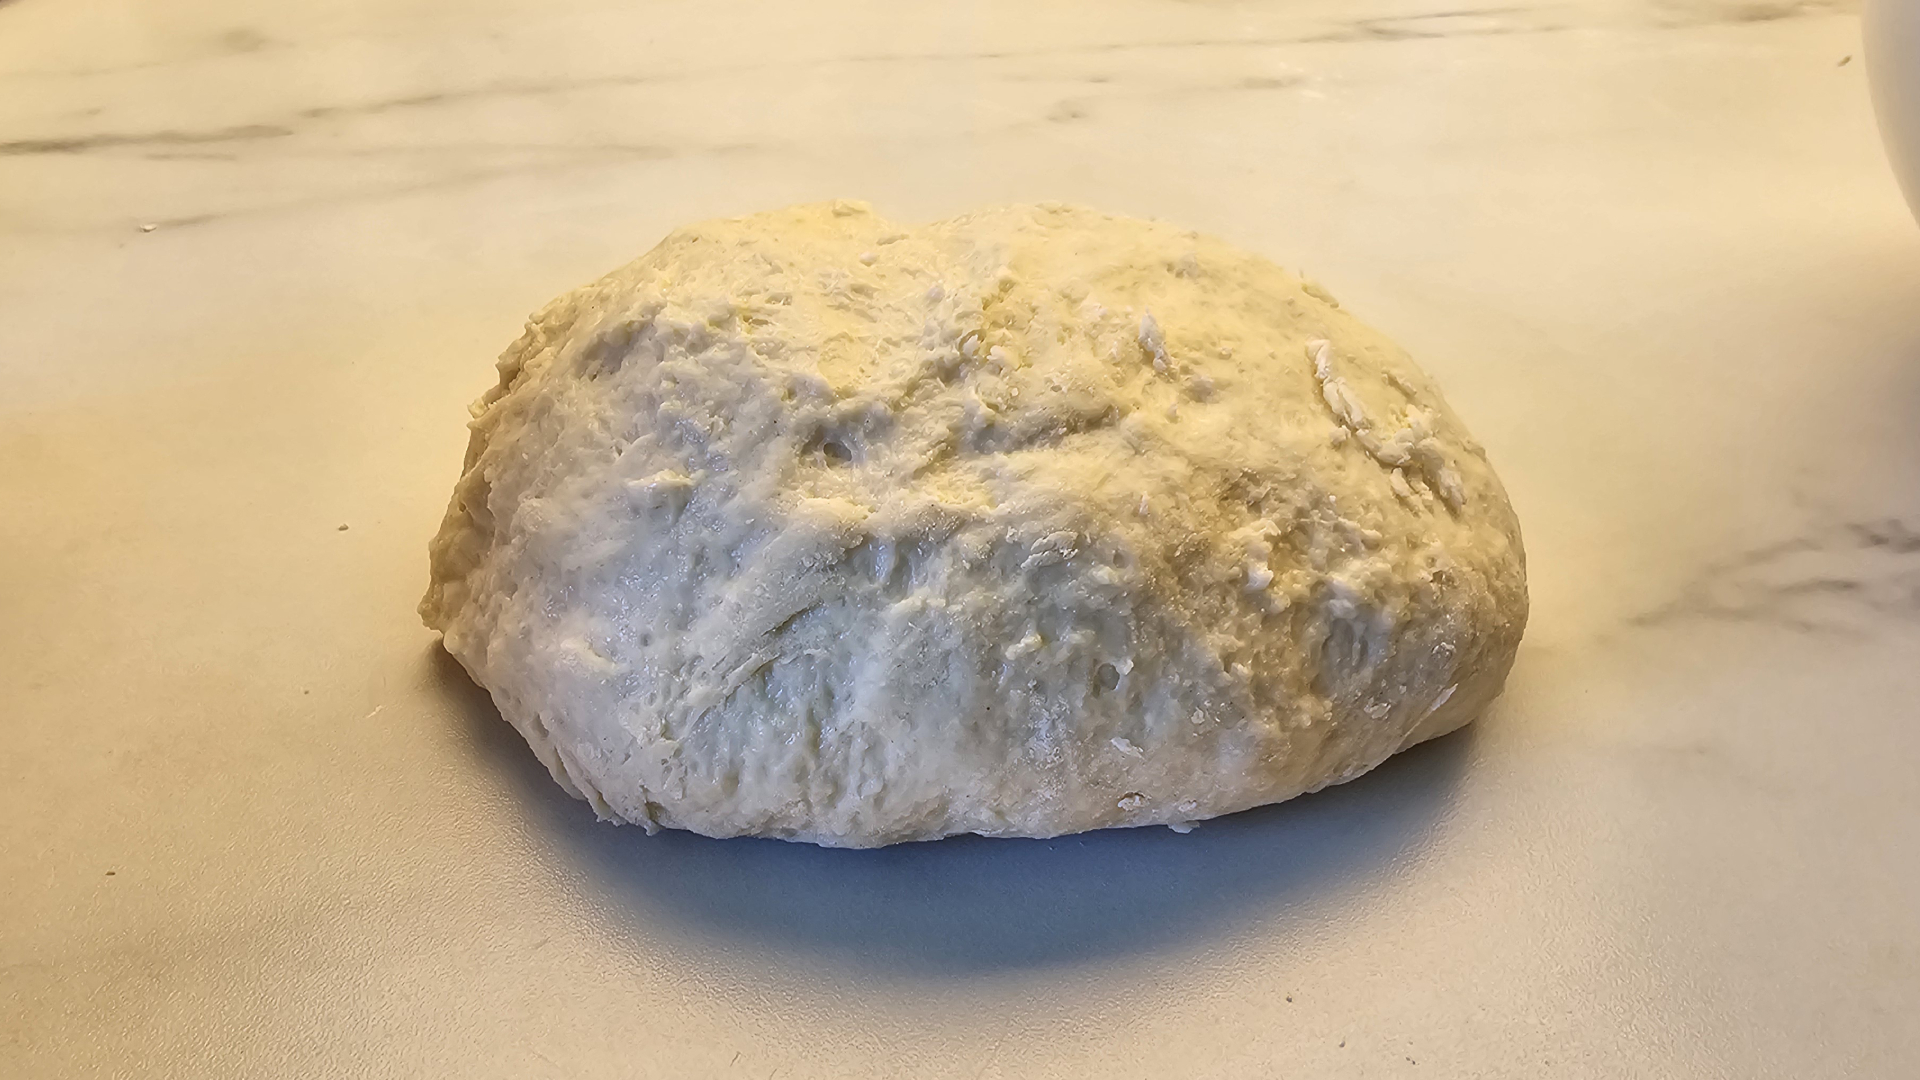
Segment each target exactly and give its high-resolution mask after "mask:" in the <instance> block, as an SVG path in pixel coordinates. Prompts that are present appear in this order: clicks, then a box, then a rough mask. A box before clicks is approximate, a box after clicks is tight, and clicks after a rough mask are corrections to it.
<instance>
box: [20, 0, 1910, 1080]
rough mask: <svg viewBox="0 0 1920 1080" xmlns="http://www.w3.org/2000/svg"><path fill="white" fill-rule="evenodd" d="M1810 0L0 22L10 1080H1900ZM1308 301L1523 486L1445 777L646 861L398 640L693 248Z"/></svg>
mask: <svg viewBox="0 0 1920 1080" xmlns="http://www.w3.org/2000/svg"><path fill="white" fill-rule="evenodd" d="M1861 69H1862V62H1861V60H1860V46H1859V41H1858V26H1857V18H1856V17H1855V12H1854V10H1853V8H1852V6H1851V5H1849V4H1845V3H1839V4H1827V3H1817V2H1795V0H1614V2H1593V3H1579V2H1571V0H1569V2H1540V0H1518V2H1517V3H1513V4H1510V5H1504V6H1491V7H1487V8H1484V9H1479V10H1461V8H1460V6H1458V5H1452V4H1449V3H1448V2H1447V0H1352V2H1344V3H1342V2H1335V0H1295V2H1288V3H1282V2H1271V3H1256V2H1246V3H1231V2H1185V3H1175V2H1170V0H1115V2H1112V3H1100V4H1094V3H1059V4H1039V3H1020V4H1016V3H997V2H985V0H982V2H978V3H970V4H932V5H918V6H915V5H902V4H893V3H880V2H872V3H857V2H850V0H831V2H807V3H771V2H748V3H738V2H737V3H691V2H688V3H657V4H655V3H645V4H643V3H628V4H619V3H608V2H589V0H546V2H534V0H462V2H454V0H394V2H382V3H373V2H356V0H325V2H319V0H316V2H310V3H305V4H301V5H257V4H246V3H241V2H239V0H176V2H173V3H168V4H152V3H141V2H137V0H124V2H119V3H114V2H108V0H68V2H60V0H4V2H0V776H4V783H3V786H0V821H4V831H0V1075H5V1076H8V1077H35V1078H37V1077H56V1076H58V1077H73V1076H114V1077H121V1076H127V1077H132V1076H142V1077H144V1076H181V1077H224V1076H233V1077H259V1076H367V1077H376V1076H377V1077H386V1076H423V1075H432V1076H458V1077H463V1078H476V1077H495V1076H498V1077H538V1076H566V1077H647V1078H651V1077H660V1078H669V1077H671V1078H682V1077H727V1078H730V1077H741V1078H753V1080H768V1078H778V1080H801V1078H806V1077H821V1078H826V1077H835V1078H838V1077H955V1078H969V1080H971V1078H978V1077H989V1078H990V1077H1059V1078H1081V1077H1103V1078H1104V1077H1154V1078H1162V1077H1276V1076H1343V1077H1538V1076H1553V1077H1595V1078H1601V1077H1605V1078H1619V1077H1632V1076H1647V1077H1673V1076H1687V1077H1716V1076H1727V1077H1760V1076H1766V1077H1792V1078H1796V1080H1802V1078H1814V1077H1841V1076H1849V1077H1881V1076H1885V1077H1894V1076H1910V1075H1914V1074H1915V1072H1916V1071H1917V1070H1920V1021H1916V1020H1915V1017H1916V1016H1920V229H1916V227H1915V225H1914V222H1913V220H1912V219H1911V218H1910V217H1909V216H1908V214H1907V211H1906V209H1905V208H1904V207H1903V205H1902V204H1901V202H1900V198H1899V195H1898V192H1897V190H1896V188H1895V184H1894V181H1893V179H1892V177H1891V175H1890V173H1889V171H1888V168H1887V165H1886V162H1885V159H1884V156H1883V154H1882V151H1881V149H1880V146H1879V143H1878V140H1877V138H1876V135H1875V132H1874V128H1873V120H1872V116H1871V114H1870V111H1869V108H1868V102H1867V94H1866V88H1865V85H1864V75H1863V72H1862V70H1861ZM837 197H856V198H864V199H867V200H870V201H871V202H873V203H874V204H875V205H876V207H878V208H879V209H880V210H881V211H882V212H884V213H887V214H889V215H890V216H894V217H898V218H901V219H907V220H921V219H928V218H933V217H939V216H944V215H947V214H951V213H955V212H958V211H961V210H964V209H966V208H968V207H971V206H975V205H979V204H983V203H989V202H999V201H1010V200H1043V199H1056V200H1062V201H1067V202H1075V203H1085V204H1089V205H1093V206H1097V207H1100V208H1103V209H1108V210H1112V211H1117V212H1122V213H1129V214H1135V215H1141V216H1152V217H1159V218H1164V219H1168V220H1172V221H1177V222H1180V223H1183V224H1186V225H1189V226H1192V227H1195V228H1200V229H1204V230H1207V231H1210V232H1214V233H1217V234H1220V235H1222V236H1225V237H1226V238H1228V239H1230V240H1231V241H1233V242H1235V243H1238V244H1240V245H1242V246H1245V247H1248V248H1251V249H1254V250H1257V251H1260V252H1263V253H1265V254H1268V255H1270V256H1272V257H1273V258H1275V259H1277V260H1279V261H1281V262H1282V263H1284V264H1285V265H1288V266H1291V267H1300V268H1305V269H1306V270H1307V271H1308V272H1310V273H1311V274H1313V275H1314V276H1315V277H1316V278H1318V279H1319V280H1321V281H1322V282H1324V283H1325V284H1326V285H1327V286H1328V287H1329V288H1330V289H1331V290H1332V291H1333V292H1334V293H1336V294H1337V295H1338V296H1339V297H1340V298H1341V300H1342V301H1343V302H1344V304H1345V305H1346V306H1347V307H1348V308H1349V309H1351V310H1354V311H1355V312H1357V313H1358V314H1359V315H1360V316H1361V317H1362V318H1365V319H1367V320H1368V321H1370V322H1372V323H1374V324H1375V325H1377V326H1379V327H1381V328H1382V329H1384V330H1386V331H1387V332H1388V333H1390V334H1392V335H1393V336H1395V337H1397V338H1398V339H1399V340H1400V341H1401V342H1402V343H1404V344H1405V345H1406V346H1407V347H1408V348H1409V349H1410V350H1411V351H1412V352H1413V353H1414V355H1415V356H1416V357H1417V358H1418V359H1419V360H1420V361H1421V363H1422V364H1423V365H1424V366H1425V367H1427V369H1428V370H1430V371H1431V372H1433V373H1434V375H1435V376H1436V377H1437V378H1438V380H1439V381H1440V383H1441V385H1442V386H1443V387H1444V388H1445V390H1446V392H1447V395H1448V398H1449V400H1450V401H1451V402H1452V404H1453V405H1454V407H1455V409H1456V410H1457V411H1458V412H1459V413H1460V414H1461V416H1462V417H1463V418H1464V419H1465V420H1466V422H1467V423H1468V424H1469V426H1470V427H1471V428H1472V430H1473V431H1474V432H1475V434H1476V435H1477V436H1478V437H1479V438H1480V440H1481V441H1482V442H1484V443H1485V445H1486V446H1487V448H1488V450H1489V453H1490V454H1491V457H1492V459H1493V461H1494V463H1495V465H1496V467H1497V468H1498V469H1499V471H1500V473H1501V474H1502V476H1503V477H1504V478H1505V480H1506V483H1507V486H1508V488H1509V490H1510V491H1511V493H1512V496H1513V501H1514V504H1515V505H1516V507H1517V509H1518V512H1519V515H1520V519H1521V521H1522V524H1523V527H1524V529H1525V534H1526V542H1527V548H1528V552H1529V556H1530V564H1531V580H1532V592H1533V601H1534V604H1533V620H1532V624H1531V626H1530V627H1529V630H1528V634H1527V639H1526V643H1525V645H1524V647H1523V648H1522V650H1521V654H1520V658H1519V661H1518V664H1517V666H1516V668H1515V671H1514V674H1513V679H1512V682H1511V684H1510V687H1509V690H1508V693H1507V694H1506V696H1505V697H1504V698H1503V699H1502V700H1501V701H1500V702H1499V704H1498V705H1497V706H1496V707H1495V708H1494V709H1493V710H1492V711H1491V712H1490V713H1489V714H1488V715H1487V716H1485V717H1484V718H1483V719H1482V720H1481V721H1480V722H1479V723H1477V724H1475V725H1473V726H1472V727H1470V728H1469V729H1467V730H1466V731H1463V732H1461V733H1460V734H1458V735H1454V736H1450V737H1448V738H1446V739H1443V740H1440V741H1438V742H1436V743H1433V744H1430V745H1428V746H1426V747H1423V748H1420V749H1417V750H1415V751H1412V752H1409V753H1408V754H1406V755H1403V756H1402V757H1400V758H1397V759H1395V760H1393V761H1391V762H1389V763H1388V764H1387V765H1385V766H1383V767H1382V768H1380V769H1379V770H1378V771H1377V772H1375V773H1373V774H1371V775H1368V776H1366V777H1364V778H1362V779H1360V780H1358V781H1356V782H1354V783H1352V784H1349V785H1346V786H1344V787H1340V788H1336V789H1332V790H1330V791H1327V792H1324V793H1321V794H1319V795H1314V796H1310V797H1308V798H1305V799H1302V800H1299V801H1297V802H1294V803H1289V804H1285V805H1282V806H1279V807H1272V808H1267V809H1264V810H1260V811H1255V812H1251V813H1247V814H1243V815H1240V816H1237V817H1234V818H1230V819H1226V820H1221V821H1216V822H1211V823H1207V824H1204V825H1202V826H1201V827H1199V828H1198V829H1196V830H1195V831H1194V832H1193V833H1192V834H1191V835H1186V836H1179V835H1175V834H1174V833H1172V832H1170V831H1168V830H1165V829H1150V830H1139V831H1132V832H1121V833H1103V834H1095V835H1087V836H1080V837H1072V838H1068V839H1062V840H1057V841H1051V842H1027V841H986V840H979V839H961V840H952V841H944V842H940V843H935V844H921V845H910V846H906V847H901V848H894V849H887V850H882V851H874V852H848V851H824V850H818V849H812V848H807V847H800V846H793V845H788V844H783V843H779V842H772V841H765V842H762V841H742V842H715V841H710V840H704V839H700V838H697V837H692V836H687V835H682V834H662V835H659V836H654V837H648V836H646V835H644V834H643V833H642V832H641V831H640V830H638V829H633V828H624V829H623V828H615V827H612V826H609V825H603V824H596V823H595V822H594V820H593V817H592V814H591V813H590V811H589V810H588V809H587V808H586V806H585V805H584V804H580V803H576V802H573V801H571V800H569V799H568V798H566V796H565V795H563V794H562V793H561V792H560V791H559V790H558V789H557V788H556V787H555V786H554V785H553V784H552V783H551V781H549V780H548V779H547V778H546V776H545V774H544V771H543V770H542V769H541V767H540V766H539V765H538V764H537V763H536V762H535V761H534V759H533V757H532V755H531V754H530V753H529V752H528V751H527V749H526V747H525V746H524V744H522V743H521V742H520V741H519V739H518V738H517V737H516V736H515V735H514V734H513V733H512V732H511V731H510V730H509V729H508V728H507V727H506V725H505V724H504V723H502V722H501V721H500V719H499V717H498V715H497V714H496V713H495V712H494V711H493V709H492V707H491V706H490V704H489V703H488V701H487V699H486V697H485V695H484V694H483V693H481V692H479V691H478V690H476V689H475V688H474V687H473V686H472V685H471V684H470V683H469V682H467V681H466V679H465V676H464V675H463V674H462V673H461V672H460V671H459V669H458V667H457V665H454V664H452V663H451V662H449V661H448V660H447V659H446V658H445V657H444V656H443V655H442V654H441V653H440V652H439V650H438V648H437V646H436V643H435V640H434V637H433V635H431V634H430V633H429V632H427V631H426V630H425V629H423V628H422V627H421V626H420V625H419V622H418V620H417V619H416V618H415V616H414V604H415V603H416V601H417V600H418V598H419V594H420V593H421V591H422V590H423V588H424V586H425V583H426V554H425V552H426V548H425V545H426V541H427V538H428V537H429V536H430V535H431V534H432V532H433V531H434V528H435V526H436V524H437V522H438V519H439V517H440V514H441V512H442V510H443V508H444V505H445V499H446V496H447V494H448V492H449V490H450V488H451V485H452V482H453V479H454V476H455V474H456V472H457V469H458V466H459V463H460V456H461V452H462V449H463V446H464V442H465V432H464V430H463V425H464V423H465V421H466V413H465V406H466V404H467V403H468V401H470V400H471V399H473V398H474V397H475V396H477V395H478V394H479V393H480V392H481V391H483V390H484V389H486V388H487V386H489V385H490V383H491V380H492V375H493V373H492V368H491V362H492V360H493V358H494V356H495V355H496V354H497V353H498V352H499V351H500V349H501V348H503V347H504V346H505V345H506V344H507V342H508V341H510V340H511V339H512V338H513V337H514V336H515V334H516V333H517V332H518V329H519V327H520V325H521V322H522V320H523V318H524V317H525V316H526V314H527V313H528V312H530V311H532V310H533V309H535V308H536V307H538V306H539V305H541V304H542V303H544V302H545V301H546V300H547V299H548V298H550V297H552V296H553V295H555V294H557V293H560V292H562V291H564V290H566V289H568V288H571V287H573V286H575V285H578V284H581V283H583V282H585V281H587V280H589V279H591V278H593V277H595V276H597V275H599V274H600V273H602V272H604V271H606V270H608V269H611V268H612V267H614V266H616V265H618V264H620V263H622V262H624V261H626V260H627V259H630V258H632V257H634V256H636V255H638V254H640V253H641V252H643V251H644V250H646V249H647V248H648V247H650V246H652V244H653V243H654V242H655V241H656V240H657V239H659V238H660V236H661V235H663V234H664V233H665V232H666V231H667V230H668V229H669V228H671V227H672V226H675V225H678V224H682V223H685V222H688V221H691V220H695V219H699V218H704V217H710V216H715V215H725V214H734V213H744V212H748V211H752V210H756V209H762V208H766V207H771V206H778V205H783V204H787V203H793V202H800V201H812V200H820V199H827V198H837Z"/></svg>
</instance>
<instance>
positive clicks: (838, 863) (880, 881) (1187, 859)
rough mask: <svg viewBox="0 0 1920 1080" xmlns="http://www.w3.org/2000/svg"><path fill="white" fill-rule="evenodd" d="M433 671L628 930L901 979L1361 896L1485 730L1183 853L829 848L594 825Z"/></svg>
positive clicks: (1173, 933)
mask: <svg viewBox="0 0 1920 1080" xmlns="http://www.w3.org/2000/svg"><path fill="white" fill-rule="evenodd" d="M432 653H433V656H432V659H431V667H432V673H433V679H432V681H433V682H434V684H436V685H437V686H439V687H440V688H441V689H442V690H443V691H444V692H445V694H446V696H447V697H448V698H449V699H451V700H452V701H453V703H454V704H455V705H456V706H457V708H456V710H455V712H456V715H457V716H458V717H459V718H460V720H461V723H462V726H463V727H464V729H465V730H464V734H465V735H466V736H467V738H468V739H469V741H470V744H471V746H472V747H473V749H474V752H475V753H476V755H477V756H478V757H479V758H480V759H481V760H482V761H483V762H485V763H486V764H488V765H489V766H490V767H492V768H494V769H496V770H498V772H499V773H501V774H502V775H503V776H505V777H507V778H508V779H509V781H510V782H511V783H512V784H513V785H514V786H515V787H516V788H517V789H518V791H519V794H520V796H521V797H522V801H523V804H524V805H525V807H526V808H527V817H528V826H529V829H530V830H531V832H532V833H533V835H534V836H536V837H537V838H539V839H540V840H541V841H543V842H545V843H547V844H549V845H551V846H552V847H553V848H554V849H556V850H558V851H559V852H561V853H563V854H565V855H567V856H570V858H569V859H568V860H567V861H568V862H570V863H571V864H573V865H577V866H580V867H582V868H583V870H584V873H583V875H582V877H583V880H582V881H580V882H579V883H578V886H579V887H580V888H581V889H582V890H583V891H585V892H586V893H588V895H589V896H590V897H591V899H592V900H593V901H594V904H593V906H594V907H596V908H598V909H600V910H603V911H606V912H608V913H609V915H610V917H611V918H612V919H613V920H615V922H616V923H617V924H618V928H619V930H620V931H621V932H623V933H626V934H631V935H635V936H637V937H640V938H656V937H658V936H659V935H660V933H661V932H662V930H663V929H667V930H670V931H671V930H676V929H677V930H679V931H682V932H684V931H695V932H699V933H703V934H708V935H712V936H714V937H716V938H720V939H733V940H736V941H739V942H741V943H743V944H750V945H752V946H754V947H756V948H760V949H765V950H768V951H770V952H772V953H774V954H790V955H797V956H814V957H820V958H825V959H829V960H832V961H836V962H842V963H849V964H852V965H855V966H858V967H861V968H866V969H869V970H875V971H884V972H890V973H896V974H903V975H943V974H946V975H951V974H968V973H980V974H988V973H992V972H997V971H1010V970H1022V969H1035V968H1044V967H1049V966H1060V965H1071V964H1074V963H1078V962H1082V961H1086V960H1093V959H1099V958H1101V957H1106V956H1116V955H1121V954H1128V953H1138V952H1143V951H1148V950H1151V949H1154V948H1156V947H1162V946H1166V945H1169V944H1173V943H1177V942H1182V941H1188V940H1191V939H1194V938H1197V937H1201V936H1204V935H1207V934H1210V933H1211V934H1219V933H1222V932H1224V931H1227V930H1230V929H1231V928H1232V927H1233V925H1235V924H1236V923H1238V922H1240V921H1242V920H1244V919H1246V918H1249V917H1253V916H1258V915H1261V914H1263V913H1265V914H1271V913H1273V912H1275V911H1279V910H1285V909H1289V908H1296V907H1298V906H1300V905H1302V904H1304V903H1306V902H1308V901H1311V900H1313V899H1314V898H1315V897H1316V896H1327V895H1341V896H1346V895H1357V894H1359V893H1361V892H1364V891H1365V890H1366V887H1367V886H1368V885H1369V884H1370V883H1372V882H1374V881H1376V880H1378V879H1380V878H1383V877H1385V876H1387V875H1388V874H1390V873H1391V872H1392V868H1393V866H1394V865H1396V864H1401V865H1404V863H1405V859H1404V858H1403V856H1404V855H1406V854H1407V853H1408V852H1410V851H1411V850H1413V849H1415V848H1417V847H1418V846H1419V845H1420V844H1421V843H1422V842H1423V841H1424V838H1425V836H1426V835H1427V833H1428V832H1429V831H1430V829H1431V827H1432V826H1433V824H1434V823H1435V822H1437V821H1438V820H1439V819H1440V818H1441V816H1442V811H1443V810H1444V807H1445V805H1446V803H1447V801H1448V798H1449V797H1450V794H1451V792H1452V791H1453V789H1454V787H1455V786H1456V783H1457V781H1458V780H1459V778H1460V776H1461V775H1462V774H1463V773H1464V771H1465V769H1466V764H1467V761H1468V759H1469V757H1470V754H1471V739H1472V735H1471V733H1472V731H1473V728H1474V726H1473V725H1469V726H1468V727H1467V728H1466V729H1464V730H1463V731H1461V732H1459V733H1456V734H1454V735H1450V736H1447V737H1445V738H1442V739H1438V740H1435V741H1433V742H1430V743H1426V744H1424V745H1422V746H1419V747H1416V748H1414V749H1412V750H1409V751H1407V752H1405V753H1403V754H1399V755H1396V756H1395V757H1394V758H1392V759H1390V760H1389V761H1388V762H1387V763H1385V764H1384V765H1382V766H1380V768H1378V769H1376V770H1374V771H1373V772H1372V773H1369V774H1368V775H1367V776H1365V777H1362V778H1360V779H1358V780H1355V781H1353V782H1350V783H1348V784H1343V785H1340V786H1338V787H1333V788H1329V789H1327V790H1326V791H1323V792H1320V793H1318V794H1315V795H1310V796H1305V797H1303V798H1300V799H1296V800H1293V801H1291V802H1287V803H1282V804H1279V805H1276V806H1268V807H1261V808H1258V809H1254V810H1248V811H1246V812H1244V813H1240V814H1235V815H1233V816H1231V817H1225V818H1216V819H1214V820H1212V821H1208V822H1203V823H1201V824H1199V825H1197V826H1196V827H1195V829H1194V831H1193V832H1192V833H1189V834H1186V835H1180V834H1176V833H1174V832H1173V831H1172V830H1169V829H1165V828H1159V827H1154V828H1141V829H1111V830H1106V831H1102V832H1094V833H1082V834H1079V835H1076V836H1067V837H1060V838H1058V839H1053V840H1000V839H988V838H984V837H977V836H960V837H950V838H948V839H945V840H939V841H934V842H930V843H914V844H901V845H896V846H893V847H887V848H878V849H870V850H864V851H849V850H833V849H826V848H819V847H815V846H813V845H810V844H796V843H789V842H787V841H782V840H753V839H735V840H713V839H709V838H707V837H703V836H696V835H694V834H691V833H686V832H681V831H677V830H663V831H662V832H660V833H659V834H657V835H654V836H648V835H646V833H644V832H642V831H641V830H640V829H638V828H634V827H631V826H614V825H611V824H608V823H605V822H599V821H596V820H594V817H593V814H592V812H591V811H590V810H588V808H587V806H586V804H585V803H582V802H579V801H577V800H575V799H572V798H570V797H569V796H568V795H566V793H565V792H563V791H561V789H560V787H559V786H558V785H557V784H555V783H554V782H553V780H552V778H551V777H549V776H548V775H547V771H546V768H545V767H544V766H542V765H541V764H540V763H539V762H538V761H537V760H536V759H535V758H534V756H533V754H532V752H531V751H529V750H528V749H527V746H526V743H525V742H524V741H522V740H521V738H520V736H519V734H518V733H517V732H515V731H514V730H513V728H512V726H511V725H509V724H507V723H506V722H505V721H504V720H502V719H501V717H500V714H499V712H498V711H497V710H496V709H495V708H494V706H493V703H492V701H491V700H490V699H489V698H488V696H487V693H486V691H485V690H483V689H481V688H480V687H478V686H475V685H474V684H473V682H472V681H471V680H470V679H469V678H468V677H467V674H466V672H465V671H464V670H463V669H462V668H461V667H460V665H459V663H458V662H457V661H455V660H454V659H453V658H452V657H450V656H448V655H447V654H446V653H445V652H444V651H443V650H442V649H440V648H439V646H438V645H435V646H434V647H433V649H432Z"/></svg>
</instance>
